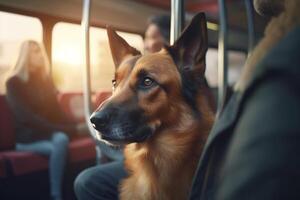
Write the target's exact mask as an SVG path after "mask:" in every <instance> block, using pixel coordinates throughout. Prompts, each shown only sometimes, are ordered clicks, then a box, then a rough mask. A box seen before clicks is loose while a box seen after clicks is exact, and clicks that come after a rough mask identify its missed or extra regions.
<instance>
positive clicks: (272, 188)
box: [190, 0, 300, 200]
mask: <svg viewBox="0 0 300 200" xmlns="http://www.w3.org/2000/svg"><path fill="white" fill-rule="evenodd" d="M254 2H255V7H256V9H257V10H258V11H259V12H260V13H261V14H264V15H272V16H273V18H272V19H271V21H270V23H269V24H268V26H267V27H266V31H265V36H264V38H263V39H262V40H261V41H260V42H259V44H258V45H257V47H256V48H255V49H254V51H253V52H252V54H251V56H250V57H249V59H248V60H247V62H246V65H245V67H244V71H243V73H242V76H241V79H240V81H239V82H238V85H237V86H236V91H235V93H234V94H233V96H232V98H231V99H230V101H229V103H228V104H227V106H226V107H225V108H224V110H223V112H222V114H221V115H220V117H219V119H218V120H217V121H216V123H215V125H214V127H213V129H212V131H211V133H210V135H209V137H208V140H207V142H206V145H205V148H204V151H203V154H202V156H201V159H200V162H199V165H198V170H197V173H196V176H195V178H194V184H193V188H192V192H191V195H190V199H191V200H196V199H197V200H199V199H201V200H206V199H213V200H241V199H242V200H247V199H253V200H275V199H288V200H293V199H295V200H296V199H300V191H299V188H300V123H299V120H300V104H299V103H300V58H299V56H300V13H299V8H300V1H298V0H284V1H282V0H255V1H254Z"/></svg>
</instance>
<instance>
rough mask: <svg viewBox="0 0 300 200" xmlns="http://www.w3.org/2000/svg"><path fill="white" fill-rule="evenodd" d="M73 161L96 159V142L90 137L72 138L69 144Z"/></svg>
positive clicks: (70, 156)
mask: <svg viewBox="0 0 300 200" xmlns="http://www.w3.org/2000/svg"><path fill="white" fill-rule="evenodd" d="M69 159H70V162H71V163H76V162H80V161H84V160H93V159H96V149H95V143H94V141H93V140H92V139H91V138H90V137H85V138H78V139H75V140H72V142H71V143H70V145H69Z"/></svg>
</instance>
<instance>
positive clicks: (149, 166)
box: [91, 13, 214, 200]
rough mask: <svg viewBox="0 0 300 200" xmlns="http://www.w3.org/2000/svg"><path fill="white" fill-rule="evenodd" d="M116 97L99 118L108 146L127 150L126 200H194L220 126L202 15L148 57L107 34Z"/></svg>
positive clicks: (96, 120)
mask: <svg viewBox="0 0 300 200" xmlns="http://www.w3.org/2000/svg"><path fill="white" fill-rule="evenodd" d="M107 33H108V38H109V43H110V48H111V52H112V56H113V60H114V64H115V67H116V72H115V78H114V80H113V88H114V89H113V94H112V96H111V97H110V98H109V99H107V100H106V101H105V102H103V103H102V105H100V106H99V107H98V108H97V110H96V111H95V112H94V113H93V115H92V116H91V122H92V124H93V126H94V127H95V129H97V130H98V131H99V132H100V133H99V134H100V135H101V138H102V139H103V140H106V141H107V142H109V143H111V144H116V145H119V144H125V145H126V146H125V149H124V154H125V167H126V169H127V170H128V172H129V176H128V178H126V179H124V180H123V181H122V183H121V185H120V199H122V200H139V199H147V200H158V199H161V200H168V199H170V200H174V199H180V200H182V199H187V198H188V195H189V191H190V188H191V185H192V179H193V175H194V172H195V170H196V166H197V162H198V160H199V157H200V154H201V151H202V148H203V146H204V143H205V141H206V138H207V135H208V132H209V131H210V129H211V127H212V124H213V121H214V112H213V108H212V96H211V93H210V90H209V88H208V86H207V83H206V81H205V78H204V72H205V55H206V51H207V27H206V19H205V15H204V14H203V13H199V14H197V15H196V16H195V17H194V18H193V19H192V21H191V23H190V24H189V25H188V27H187V28H186V29H185V30H184V31H183V33H182V35H181V36H180V37H179V39H178V40H177V41H176V42H175V43H174V45H172V46H165V47H164V48H163V49H162V50H161V51H160V52H158V53H153V54H149V55H141V53H140V52H139V51H137V50H136V49H135V48H133V47H131V46H129V45H128V44H127V43H126V41H125V40H124V39H123V38H121V37H120V36H119V35H117V33H116V32H115V31H114V30H112V29H111V28H108V29H107Z"/></svg>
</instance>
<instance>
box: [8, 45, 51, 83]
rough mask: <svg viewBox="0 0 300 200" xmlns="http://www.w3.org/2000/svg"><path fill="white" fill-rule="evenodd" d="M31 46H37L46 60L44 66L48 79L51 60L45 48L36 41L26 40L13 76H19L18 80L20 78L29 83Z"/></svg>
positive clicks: (45, 75)
mask: <svg viewBox="0 0 300 200" xmlns="http://www.w3.org/2000/svg"><path fill="white" fill-rule="evenodd" d="M31 45H37V46H38V47H39V48H40V51H41V53H42V55H43V58H44V66H43V67H44V68H45V70H44V72H45V73H44V78H46V77H47V76H48V75H49V71H50V67H49V60H48V56H47V54H46V52H45V48H44V46H43V45H42V44H39V43H38V42H36V41H34V40H26V41H24V42H23V43H22V45H21V48H20V53H19V57H18V59H17V62H16V65H15V67H14V68H13V70H12V73H11V74H12V75H11V76H17V77H18V78H20V79H21V80H23V81H28V79H29V76H30V74H29V72H28V68H29V67H30V66H28V65H29V61H28V60H29V54H30V46H31Z"/></svg>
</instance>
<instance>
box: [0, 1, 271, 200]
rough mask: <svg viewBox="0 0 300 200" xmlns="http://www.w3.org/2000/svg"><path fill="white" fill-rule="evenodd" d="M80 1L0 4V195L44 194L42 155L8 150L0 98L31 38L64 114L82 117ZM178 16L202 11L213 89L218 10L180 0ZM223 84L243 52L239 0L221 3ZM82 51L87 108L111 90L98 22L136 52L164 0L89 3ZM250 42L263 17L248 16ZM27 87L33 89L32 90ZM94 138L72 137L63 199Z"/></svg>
mask: <svg viewBox="0 0 300 200" xmlns="http://www.w3.org/2000/svg"><path fill="white" fill-rule="evenodd" d="M82 3H83V1H81V0H64V1H61V0H26V1H23V0H1V1H0V199H3V200H4V199H47V198H49V185H48V184H49V183H48V181H47V180H48V173H49V172H48V159H47V158H46V157H44V156H41V155H37V154H34V153H28V152H18V151H16V150H15V130H14V118H13V115H12V113H11V111H10V108H9V106H8V105H7V102H6V98H5V95H6V91H5V81H6V80H7V78H8V77H9V75H10V72H11V70H12V67H13V66H14V64H15V62H16V59H17V55H18V52H19V49H20V45H21V43H22V42H23V41H25V40H28V39H31V40H35V41H38V42H40V43H43V44H44V46H45V49H46V52H47V55H48V57H49V60H50V63H51V75H52V78H53V80H54V83H55V86H56V87H57V88H58V90H59V91H60V92H59V94H58V96H57V98H58V101H59V102H60V105H61V107H62V109H63V110H64V111H65V113H66V114H67V116H68V117H69V118H71V119H72V120H75V121H80V122H84V120H85V119H84V107H83V76H82V74H83V72H82V70H83V57H82V52H83V48H82V42H81V41H82V32H81V31H82V30H81V26H80V23H81V19H82ZM184 5H185V21H186V22H188V21H189V20H190V19H191V18H192V16H193V15H194V14H195V13H197V12H200V11H202V12H205V14H206V16H207V20H208V22H209V24H208V39H209V50H208V54H207V60H206V62H207V74H206V77H207V80H208V83H209V85H210V86H211V87H212V88H217V86H218V78H217V77H218V74H217V73H218V68H217V65H218V62H217V57H218V33H219V28H220V27H219V7H218V1H217V0H186V1H185V4H184ZM226 6H227V15H228V27H229V30H228V35H229V41H228V50H229V51H228V55H229V58H228V66H229V69H228V70H229V77H228V80H229V85H231V86H232V85H233V84H234V82H235V81H236V79H237V77H238V76H239V74H240V71H241V69H242V66H243V65H244V62H245V59H246V57H247V53H248V27H247V15H246V10H245V3H244V1H234V0H227V1H226ZM91 8H92V9H91V29H90V44H91V46H90V52H91V84H92V102H93V108H96V107H97V106H98V105H99V104H100V103H101V102H102V101H103V100H104V99H106V98H107V97H109V96H110V94H111V77H112V76H113V73H114V71H113V70H114V67H113V61H112V58H111V55H110V51H109V46H108V41H107V36H106V30H105V27H106V25H110V26H112V27H114V28H115V29H116V30H118V31H119V33H120V34H121V35H122V36H123V37H124V38H126V40H127V41H129V43H130V44H131V45H133V46H135V47H136V48H137V49H139V50H141V51H143V37H144V31H145V28H146V26H147V20H148V18H149V17H150V16H153V15H161V14H170V9H171V1H169V0H163V1H162V0H93V1H92V6H91ZM253 15H254V24H255V26H254V27H255V29H254V30H255V42H257V41H258V40H259V38H261V37H262V36H263V30H264V28H265V26H266V24H267V22H268V19H266V18H262V17H261V16H259V15H257V14H255V13H253ZM33 92H34V91H33ZM96 160H97V159H96V149H95V141H94V140H93V139H92V138H91V136H90V135H89V134H86V135H84V136H82V137H78V138H74V139H72V141H71V142H70V144H69V157H68V164H67V170H66V174H65V178H64V196H65V199H75V196H74V192H73V181H74V178H75V177H76V175H77V174H78V173H79V172H80V171H82V170H83V169H85V168H87V167H89V166H93V165H95V164H96Z"/></svg>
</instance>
